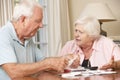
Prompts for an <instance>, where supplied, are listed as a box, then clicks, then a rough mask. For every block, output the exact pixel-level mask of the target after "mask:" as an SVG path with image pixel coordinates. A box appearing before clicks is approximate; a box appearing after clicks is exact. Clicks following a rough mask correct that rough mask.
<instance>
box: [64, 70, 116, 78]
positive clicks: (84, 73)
mask: <svg viewBox="0 0 120 80" xmlns="http://www.w3.org/2000/svg"><path fill="white" fill-rule="evenodd" d="M114 73H117V72H116V71H108V70H84V69H83V70H80V69H72V70H71V72H69V73H63V74H62V77H63V78H71V77H79V76H84V77H89V76H91V75H102V74H114Z"/></svg>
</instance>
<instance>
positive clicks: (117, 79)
mask: <svg viewBox="0 0 120 80" xmlns="http://www.w3.org/2000/svg"><path fill="white" fill-rule="evenodd" d="M39 80H120V70H118V71H117V73H115V74H104V75H93V76H89V77H84V76H77V77H76V78H62V77H61V76H60V75H57V74H55V73H50V72H44V73H41V74H40V77H39Z"/></svg>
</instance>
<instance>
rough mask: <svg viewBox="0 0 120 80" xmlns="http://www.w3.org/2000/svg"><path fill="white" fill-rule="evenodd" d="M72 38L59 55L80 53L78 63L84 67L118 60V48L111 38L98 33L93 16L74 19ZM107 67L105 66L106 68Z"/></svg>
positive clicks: (96, 23) (119, 55) (96, 22)
mask: <svg viewBox="0 0 120 80" xmlns="http://www.w3.org/2000/svg"><path fill="white" fill-rule="evenodd" d="M74 25H75V29H74V40H71V41H68V42H67V43H66V44H65V46H64V47H63V49H62V50H61V52H60V53H59V55H66V54H68V53H73V54H79V55H80V65H81V66H83V67H86V68H91V67H98V68H99V69H105V68H104V67H103V66H104V65H105V64H107V63H109V61H110V60H111V57H112V56H114V60H115V61H117V60H120V48H119V47H118V45H116V44H115V43H114V42H113V41H112V40H111V39H109V38H107V37H105V36H102V35H100V24H99V21H98V20H97V19H96V18H94V17H83V18H79V19H78V20H77V21H75V24H74ZM106 69H107V68H106Z"/></svg>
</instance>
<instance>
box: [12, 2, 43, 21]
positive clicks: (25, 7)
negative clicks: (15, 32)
mask: <svg viewBox="0 0 120 80" xmlns="http://www.w3.org/2000/svg"><path fill="white" fill-rule="evenodd" d="M36 6H37V7H40V8H42V7H41V6H40V4H39V3H37V2H36V1H35V0H21V1H20V3H19V4H17V5H16V6H15V8H14V12H13V21H17V20H19V18H20V17H21V16H26V17H30V16H32V14H33V10H34V7H36Z"/></svg>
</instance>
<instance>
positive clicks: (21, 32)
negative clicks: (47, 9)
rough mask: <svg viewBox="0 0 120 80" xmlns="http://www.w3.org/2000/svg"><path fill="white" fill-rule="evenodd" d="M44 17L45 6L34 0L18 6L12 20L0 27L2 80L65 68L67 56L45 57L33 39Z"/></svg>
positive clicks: (34, 79)
mask: <svg viewBox="0 0 120 80" xmlns="http://www.w3.org/2000/svg"><path fill="white" fill-rule="evenodd" d="M42 19H43V11H42V7H41V6H40V5H39V4H38V3H37V2H35V1H33V0H23V1H21V2H20V3H19V4H18V5H16V6H15V9H14V13H13V19H12V21H9V22H8V23H7V24H6V25H5V26H3V27H2V28H1V29H0V45H1V46H0V80H11V79H12V80H27V79H28V80H38V78H37V77H33V76H35V75H36V74H37V73H39V72H41V71H44V70H54V71H57V72H63V71H64V68H66V66H67V65H68V60H69V59H68V58H66V57H52V58H45V57H44V56H43V54H42V53H41V52H40V50H39V49H38V48H37V46H36V45H35V44H34V43H33V41H32V39H31V37H33V36H34V35H35V33H36V32H37V30H38V29H39V28H42V25H43V24H42Z"/></svg>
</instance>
